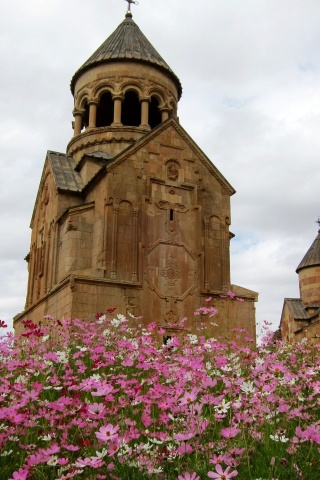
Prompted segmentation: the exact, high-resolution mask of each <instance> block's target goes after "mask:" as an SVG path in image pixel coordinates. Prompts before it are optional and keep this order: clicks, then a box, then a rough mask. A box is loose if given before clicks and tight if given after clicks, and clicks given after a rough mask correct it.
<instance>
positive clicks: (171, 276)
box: [160, 260, 182, 287]
mask: <svg viewBox="0 0 320 480" xmlns="http://www.w3.org/2000/svg"><path fill="white" fill-rule="evenodd" d="M160 275H162V276H163V277H166V278H167V280H168V283H169V285H170V286H171V287H173V286H174V284H175V282H176V281H177V280H178V279H179V278H181V277H182V273H181V272H180V271H179V270H178V269H177V267H176V266H175V264H174V262H173V261H172V260H169V262H168V266H167V267H165V268H164V269H163V270H161V272H160Z"/></svg>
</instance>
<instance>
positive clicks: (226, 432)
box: [220, 427, 240, 438]
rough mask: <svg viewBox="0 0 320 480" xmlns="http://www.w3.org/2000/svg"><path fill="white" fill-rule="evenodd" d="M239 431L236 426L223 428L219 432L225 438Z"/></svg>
mask: <svg viewBox="0 0 320 480" xmlns="http://www.w3.org/2000/svg"><path fill="white" fill-rule="evenodd" d="M239 432H240V430H239V429H238V428H237V427H227V428H223V429H222V430H221V432H220V433H221V435H222V436H223V437H225V438H233V437H235V436H236V435H238V433H239Z"/></svg>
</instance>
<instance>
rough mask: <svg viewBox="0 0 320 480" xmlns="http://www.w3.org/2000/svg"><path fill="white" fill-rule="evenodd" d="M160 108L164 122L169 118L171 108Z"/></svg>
mask: <svg viewBox="0 0 320 480" xmlns="http://www.w3.org/2000/svg"><path fill="white" fill-rule="evenodd" d="M159 110H160V112H161V116H162V118H161V121H162V122H164V121H165V120H167V119H168V118H169V114H170V108H168V107H162V108H160V109H159Z"/></svg>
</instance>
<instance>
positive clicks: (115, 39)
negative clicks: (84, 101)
mask: <svg viewBox="0 0 320 480" xmlns="http://www.w3.org/2000/svg"><path fill="white" fill-rule="evenodd" d="M118 60H123V61H132V60H135V61H138V62H143V63H147V64H151V65H152V66H154V67H156V68H158V69H160V70H162V71H164V72H165V73H166V74H167V75H169V76H170V77H171V79H172V80H173V81H174V83H175V84H176V86H177V89H178V93H179V98H180V97H181V94H182V86H181V82H180V80H179V78H178V77H177V76H176V74H175V73H174V72H173V70H171V68H170V67H169V65H168V64H167V63H166V62H165V61H164V59H163V58H162V57H161V55H160V54H159V53H158V52H157V50H156V49H155V48H154V47H153V46H152V44H151V43H150V42H149V40H148V39H147V37H145V35H144V34H143V33H142V32H141V30H140V28H139V27H138V25H137V24H136V23H135V22H134V21H133V19H132V14H131V13H130V12H127V14H126V17H125V19H124V20H123V22H121V23H120V25H119V26H118V27H117V28H116V30H115V31H114V32H113V33H112V34H111V35H110V36H109V37H108V38H107V39H106V40H105V41H104V42H103V43H102V45H100V47H99V48H98V49H97V50H96V51H95V52H94V53H93V54H92V55H91V57H90V58H88V60H87V61H86V62H85V63H84V64H83V65H82V66H81V67H80V68H79V69H78V70H77V71H76V73H75V74H74V76H73V77H72V80H71V91H72V93H74V87H75V83H76V81H77V79H78V78H79V76H80V75H81V74H82V73H83V72H85V71H86V70H89V69H90V68H91V67H93V66H95V65H99V64H101V63H109V62H112V61H118Z"/></svg>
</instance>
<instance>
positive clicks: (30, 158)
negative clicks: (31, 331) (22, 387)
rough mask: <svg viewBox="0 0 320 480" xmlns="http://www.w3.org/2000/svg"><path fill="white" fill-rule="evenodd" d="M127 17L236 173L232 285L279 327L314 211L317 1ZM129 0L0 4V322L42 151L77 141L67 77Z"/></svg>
mask: <svg viewBox="0 0 320 480" xmlns="http://www.w3.org/2000/svg"><path fill="white" fill-rule="evenodd" d="M132 10H133V16H134V20H135V22H136V23H137V24H138V25H139V27H140V28H141V30H142V31H143V32H144V34H145V35H146V36H147V37H148V39H149V40H150V41H151V43H152V44H153V45H154V47H155V48H156V49H157V50H158V51H159V53H160V54H161V55H162V56H163V57H164V59H165V60H166V61H167V63H168V64H169V65H170V67H171V68H172V69H173V70H174V72H175V73H176V74H177V76H178V77H179V78H180V80H181V82H182V85H183V95H182V98H181V100H180V106H179V117H180V122H181V124H182V126H183V127H184V128H185V129H186V130H187V131H188V133H189V134H190V135H191V136H192V137H193V138H194V140H195V141H196V142H197V144H198V145H199V146H200V147H201V148H202V150H203V151H204V152H205V153H206V154H207V155H208V157H209V158H210V159H211V160H212V162H213V163H214V164H215V165H216V166H217V167H218V169H219V170H220V171H221V172H222V173H223V175H224V176H225V177H226V178H227V179H228V181H229V182H230V183H231V185H232V186H233V187H234V188H235V189H236V191H237V193H236V194H235V195H234V196H233V197H232V225H231V230H232V232H234V233H235V234H236V237H235V238H234V239H233V240H232V250H231V275H232V282H233V283H235V284H238V285H241V286H244V287H247V288H250V289H253V290H256V291H258V292H259V293H260V297H259V302H258V304H257V320H258V322H259V323H262V322H263V321H264V320H267V321H269V322H272V324H273V325H274V326H275V327H276V326H277V325H278V323H279V319H280V315H281V310H282V304H283V298H284V297H297V296H298V295H299V289H298V276H297V274H296V273H295V269H296V267H297V265H298V264H299V262H300V260H301V259H302V257H303V255H304V254H305V252H306V250H307V249H308V248H309V246H310V245H311V243H312V242H313V240H314V238H315V237H316V235H317V229H318V225H317V224H316V223H315V222H316V220H317V218H318V216H320V205H319V185H320V169H319V158H320V2H319V0H193V1H192V0H159V1H156V0H140V2H139V5H137V6H133V7H132ZM125 11H126V3H125V1H124V0H91V1H88V0H28V1H25V2H22V1H21V0H10V2H1V6H0V65H1V69H0V106H1V108H0V132H1V133H0V151H1V155H0V167H1V173H0V201H1V203H0V204H1V209H0V222H1V223H0V226H1V236H0V268H1V275H0V318H1V319H3V320H6V321H10V319H11V318H12V316H13V315H15V314H16V313H18V312H20V311H21V310H22V309H23V307H24V302H25V294H26V286H27V269H26V263H25V262H24V260H23V258H24V257H25V255H26V254H27V253H28V251H29V242H30V230H29V222H30V218H31V213H32V209H33V205H34V201H35V197H36V193H37V189H38V184H39V180H40V176H41V172H42V168H43V163H44V160H45V155H46V151H47V150H56V151H61V152H64V151H65V149H66V145H67V143H68V141H69V140H70V138H71V136H72V130H71V121H72V114H71V112H72V106H73V102H72V100H73V99H72V96H71V93H70V88H69V84H70V80H71V77H72V75H73V74H74V72H75V71H76V70H77V69H78V67H79V66H80V65H82V63H84V61H85V60H86V59H87V58H88V57H89V56H90V55H91V54H92V53H93V52H94V51H95V50H96V48H97V47H98V46H99V45H100V44H101V43H102V42H103V41H104V40H105V39H106V38H107V37H108V36H109V35H110V33H112V32H113V31H114V30H115V28H116V27H117V25H118V24H119V23H120V22H121V21H122V20H123V18H124V14H125Z"/></svg>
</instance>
